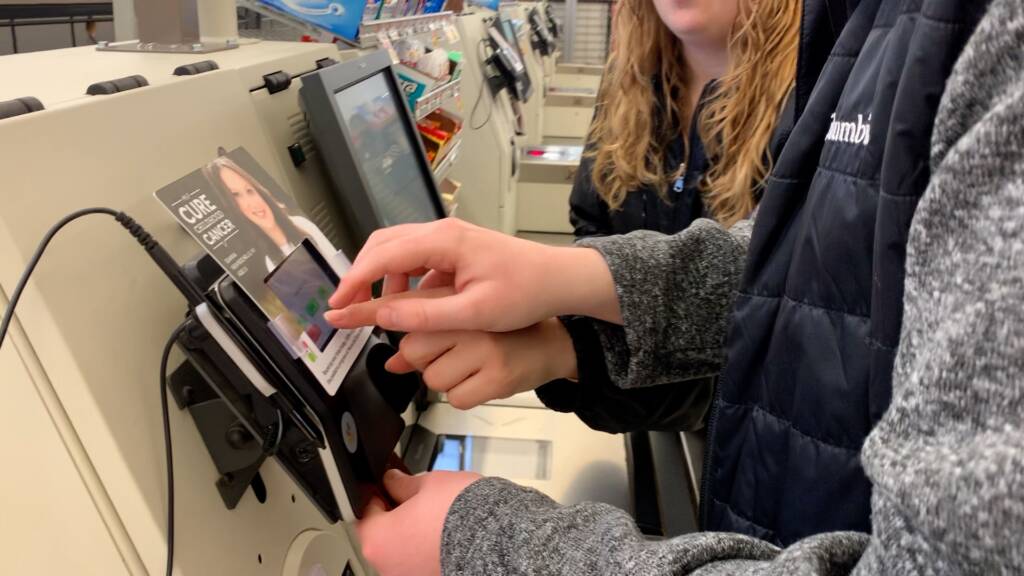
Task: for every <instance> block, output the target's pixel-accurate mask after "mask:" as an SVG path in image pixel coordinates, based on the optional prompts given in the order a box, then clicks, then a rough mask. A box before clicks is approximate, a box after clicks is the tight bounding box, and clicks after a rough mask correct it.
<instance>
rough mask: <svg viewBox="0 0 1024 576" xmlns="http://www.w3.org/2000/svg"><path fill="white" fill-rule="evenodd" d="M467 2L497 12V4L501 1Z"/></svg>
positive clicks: (476, 0) (477, 0) (471, 0)
mask: <svg viewBox="0 0 1024 576" xmlns="http://www.w3.org/2000/svg"><path fill="white" fill-rule="evenodd" d="M469 3H470V4H472V5H474V6H479V7H481V8H487V9H488V10H494V11H495V12H497V11H498V4H500V3H501V0H470V2H469Z"/></svg>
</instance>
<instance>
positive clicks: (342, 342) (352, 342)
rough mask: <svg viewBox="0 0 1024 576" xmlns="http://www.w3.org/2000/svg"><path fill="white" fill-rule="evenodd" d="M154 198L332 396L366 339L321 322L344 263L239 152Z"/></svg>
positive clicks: (358, 332) (364, 332)
mask: <svg viewBox="0 0 1024 576" xmlns="http://www.w3.org/2000/svg"><path fill="white" fill-rule="evenodd" d="M155 196H156V197H157V199H158V200H160V202H161V203H163V205H164V206H165V207H166V208H167V209H168V210H169V211H170V212H171V214H172V215H173V216H174V218H175V219H176V220H177V221H178V222H179V223H180V224H181V225H182V227H184V228H185V230H187V231H188V233H189V234H190V235H192V237H193V238H195V240H196V241H197V242H198V243H199V244H200V245H201V246H202V247H203V249H204V250H206V252H207V253H208V254H210V255H211V256H212V257H213V258H215V259H216V260H217V262H218V263H219V264H220V265H221V266H222V267H223V268H224V270H225V271H226V272H227V273H228V274H229V275H230V276H231V278H232V279H233V280H234V281H235V282H236V283H237V284H238V285H239V286H240V287H241V288H242V289H243V290H244V291H245V292H246V293H247V294H248V295H249V296H250V297H251V298H252V299H253V301H254V302H255V303H256V304H257V305H258V306H259V307H260V309H261V310H262V311H263V313H264V314H266V316H267V322H268V325H269V327H270V328H271V331H272V332H273V333H274V334H276V335H277V337H278V339H279V340H280V341H281V345H282V346H284V347H285V348H286V349H287V350H289V351H290V352H291V354H292V356H293V357H296V358H301V359H302V362H303V363H305V364H306V365H307V366H308V367H309V368H310V371H311V372H312V373H313V374H314V375H315V376H316V378H317V379H318V380H319V382H320V384H321V385H322V386H323V387H324V389H325V390H326V391H327V393H328V394H330V395H332V396H333V395H334V394H335V393H336V392H337V391H338V388H339V387H340V386H341V382H342V380H344V378H345V375H346V374H347V373H348V371H349V369H350V368H351V367H352V364H353V362H355V360H356V358H357V357H358V355H359V352H360V351H361V350H362V347H363V345H364V344H365V343H366V340H367V339H368V338H369V336H370V332H371V330H370V329H369V328H361V329H358V330H336V329H335V328H333V327H332V326H330V325H329V324H327V322H326V321H325V320H324V312H326V311H327V310H328V305H327V299H328V298H330V296H331V294H332V293H333V292H334V290H335V288H336V287H337V285H338V281H339V279H340V278H341V277H342V276H344V274H345V272H346V271H347V270H348V268H349V266H350V262H349V260H348V258H347V257H346V256H345V255H344V254H342V253H340V252H338V250H337V249H336V248H335V247H334V245H333V244H332V243H331V242H330V240H329V239H328V238H327V237H326V236H325V235H324V234H323V232H321V230H320V229H319V228H318V227H317V226H316V225H315V224H314V223H313V222H312V221H310V220H309V218H307V217H306V215H305V214H303V213H302V212H301V210H299V209H298V207H297V206H296V205H295V203H294V201H293V200H292V199H291V197H290V196H289V195H288V194H286V193H285V192H284V190H282V189H281V187H280V186H278V184H277V183H276V182H275V181H274V180H273V178H271V177H270V175H269V174H268V173H267V172H266V170H264V169H263V168H262V167H261V166H260V165H259V163H258V162H256V160H255V159H254V158H253V157H252V155H251V154H249V152H247V151H246V150H245V149H244V148H237V149H235V150H232V151H231V152H229V153H226V154H223V155H220V156H217V157H216V158H214V159H212V160H211V161H210V162H209V163H208V164H206V165H205V166H203V167H201V168H200V169H198V170H196V171H194V172H191V173H190V174H188V175H186V176H185V177H183V178H181V179H179V180H177V181H175V182H173V183H171V184H169V185H167V186H165V187H163V188H161V189H160V190H158V191H157V192H156V193H155Z"/></svg>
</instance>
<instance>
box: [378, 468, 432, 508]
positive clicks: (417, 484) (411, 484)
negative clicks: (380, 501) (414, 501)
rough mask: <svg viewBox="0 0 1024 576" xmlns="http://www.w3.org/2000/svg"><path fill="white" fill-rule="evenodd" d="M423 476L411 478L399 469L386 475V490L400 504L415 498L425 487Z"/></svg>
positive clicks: (392, 470)
mask: <svg viewBox="0 0 1024 576" xmlns="http://www.w3.org/2000/svg"><path fill="white" fill-rule="evenodd" d="M423 480H424V477H423V476H410V475H408V474H406V473H405V472H402V471H401V470H398V469H397V468H392V469H390V470H388V471H387V472H385V473H384V489H385V490H387V491H388V494H390V495H391V498H392V499H393V500H394V501H395V502H396V503H398V504H402V503H404V502H405V501H406V500H408V499H409V498H412V497H413V496H415V495H416V494H417V493H418V492H419V491H420V488H421V487H422V486H423Z"/></svg>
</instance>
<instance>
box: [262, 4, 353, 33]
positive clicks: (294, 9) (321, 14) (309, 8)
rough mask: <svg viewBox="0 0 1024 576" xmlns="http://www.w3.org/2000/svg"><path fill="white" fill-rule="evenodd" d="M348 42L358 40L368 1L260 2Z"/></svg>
mask: <svg viewBox="0 0 1024 576" xmlns="http://www.w3.org/2000/svg"><path fill="white" fill-rule="evenodd" d="M259 2H260V3H261V4H265V5H267V6H269V7H271V8H273V9H275V10H278V11H280V12H284V13H286V14H288V15H290V16H292V17H293V18H297V19H299V20H302V21H304V22H307V23H309V24H312V25H313V26H316V27H317V28H322V29H324V30H326V31H328V32H330V33H331V34H334V35H335V36H338V37H340V38H345V39H346V40H353V41H354V40H356V38H357V37H358V36H359V23H360V22H361V21H362V19H363V9H364V8H365V7H366V0H259Z"/></svg>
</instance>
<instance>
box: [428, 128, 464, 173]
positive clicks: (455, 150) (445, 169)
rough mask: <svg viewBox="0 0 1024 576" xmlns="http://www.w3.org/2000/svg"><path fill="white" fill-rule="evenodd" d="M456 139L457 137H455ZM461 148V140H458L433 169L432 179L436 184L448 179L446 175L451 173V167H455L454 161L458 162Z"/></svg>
mask: <svg viewBox="0 0 1024 576" xmlns="http://www.w3.org/2000/svg"><path fill="white" fill-rule="evenodd" d="M456 138H458V136H456ZM461 148H462V140H461V139H459V141H458V142H456V143H455V144H454V145H453V146H452V147H451V149H450V150H448V154H446V155H445V157H444V159H443V160H441V163H440V164H438V165H437V168H435V169H434V179H435V180H437V181H438V182H440V181H442V180H444V179H445V178H447V177H448V173H449V172H451V170H452V166H454V165H455V161H456V160H458V156H459V150H460V149H461Z"/></svg>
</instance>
